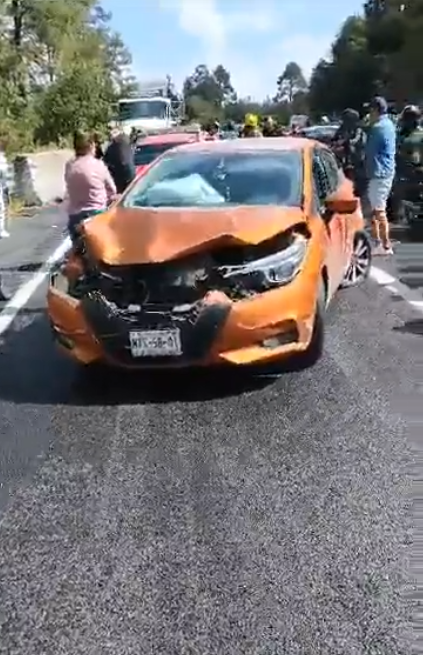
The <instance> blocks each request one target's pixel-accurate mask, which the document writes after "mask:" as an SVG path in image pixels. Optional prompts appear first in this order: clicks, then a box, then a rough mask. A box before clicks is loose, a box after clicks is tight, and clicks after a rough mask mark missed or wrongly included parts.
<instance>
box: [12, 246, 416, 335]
mask: <svg viewBox="0 0 423 655" xmlns="http://www.w3.org/2000/svg"><path fill="white" fill-rule="evenodd" d="M70 243H71V242H70V239H69V237H67V238H66V239H65V240H64V241H63V242H62V243H61V244H60V245H59V246H58V247H57V248H56V250H55V251H54V252H53V253H52V254H51V255H50V257H49V258H48V259H47V260H46V262H45V263H44V265H43V266H42V267H41V269H40V270H39V271H38V272H37V273H36V274H35V275H34V276H33V277H32V278H31V279H30V280H28V282H26V283H25V284H23V285H22V286H21V287H19V289H18V290H17V291H16V293H15V294H14V296H13V297H12V298H11V299H10V300H9V301H8V302H7V303H6V305H5V306H4V307H3V309H2V311H1V312H0V335H2V334H4V332H6V330H8V329H9V327H10V326H11V324H12V323H13V321H14V320H15V318H16V316H17V315H18V314H19V312H20V311H21V310H22V309H23V308H24V307H25V306H26V305H27V304H28V302H29V300H30V299H31V297H32V296H33V295H34V293H35V292H36V290H37V289H38V287H39V286H41V284H42V283H43V282H44V280H45V279H46V278H47V276H48V275H49V273H50V270H51V269H52V267H53V266H54V264H56V263H57V262H58V261H60V259H61V258H62V257H63V256H64V255H65V254H66V252H67V251H68V250H69V248H70ZM370 279H371V280H373V282H376V284H378V285H379V286H381V287H384V288H385V289H386V290H387V291H389V292H390V293H391V294H393V295H396V296H399V297H401V298H402V299H403V300H405V302H406V303H408V304H409V305H410V306H411V307H412V308H413V309H415V310H417V311H418V312H421V313H422V314H423V297H422V295H421V294H420V293H419V292H418V291H413V289H410V288H409V287H407V286H406V285H405V284H403V283H402V282H400V280H398V279H397V278H395V277H394V276H393V275H390V274H389V273H386V272H385V271H384V270H382V269H381V268H377V267H376V266H372V268H371V270H370Z"/></svg>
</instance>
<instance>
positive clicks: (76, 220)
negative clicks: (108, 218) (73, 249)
mask: <svg viewBox="0 0 423 655" xmlns="http://www.w3.org/2000/svg"><path fill="white" fill-rule="evenodd" d="M74 149H75V157H74V158H73V159H71V160H70V161H68V162H67V164H66V168H65V183H66V196H67V201H68V215H69V221H68V230H69V233H70V235H71V238H72V239H75V238H76V237H77V236H78V226H79V225H80V223H81V222H83V221H85V220H86V219H87V218H90V217H91V216H95V214H100V213H101V212H103V211H105V210H106V209H107V207H108V206H109V205H110V203H111V202H112V201H113V200H115V198H116V186H115V183H114V182H113V179H112V177H111V175H110V173H109V170H108V168H107V166H106V165H105V164H104V163H103V161H102V160H101V159H96V157H95V151H96V143H95V139H94V138H93V137H92V136H89V135H87V134H83V133H78V134H76V135H75V138H74Z"/></svg>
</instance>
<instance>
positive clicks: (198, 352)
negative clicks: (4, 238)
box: [48, 137, 371, 368]
mask: <svg viewBox="0 0 423 655" xmlns="http://www.w3.org/2000/svg"><path fill="white" fill-rule="evenodd" d="M370 262H371V248H370V243H369V240H368V237H367V235H366V233H365V231H364V225H363V216H362V212H361V208H360V203H359V201H358V199H357V198H355V197H354V194H353V189H352V185H351V182H349V181H348V180H347V179H346V178H345V177H344V176H343V174H342V172H341V171H340V170H339V169H338V165H337V162H336V159H335V157H334V155H333V154H332V153H331V151H330V150H329V149H327V148H326V147H325V146H324V145H322V144H319V143H317V142H313V141H311V140H308V139H299V138H290V137H287V138H283V139H281V138H267V139H237V140H231V141H221V142H205V141H203V142H198V143H195V144H191V145H186V146H181V147H179V148H176V149H174V150H172V151H169V152H167V153H165V154H164V155H162V156H161V157H160V158H159V159H157V160H156V161H155V162H154V163H153V164H152V166H151V167H150V168H149V170H148V171H147V172H146V173H145V174H144V175H142V176H141V177H139V178H138V179H136V180H135V181H134V182H133V183H132V185H131V186H130V187H129V188H128V190H127V191H126V192H125V193H124V194H123V196H122V197H121V199H120V200H119V201H118V202H117V203H116V204H115V205H114V206H113V207H111V208H110V209H109V210H108V211H107V212H105V213H104V214H101V215H98V216H95V217H94V218H91V219H89V220H88V221H87V222H85V224H84V225H83V226H82V228H81V234H80V238H79V240H78V242H77V243H76V244H75V245H74V248H73V250H72V252H71V253H70V255H69V257H68V259H67V261H66V262H65V263H64V264H63V265H62V266H61V267H60V270H58V271H56V272H55V273H53V274H52V279H51V285H50V288H49V291H48V312H49V316H50V319H51V323H52V326H53V331H54V334H55V337H56V340H57V342H58V344H60V346H61V347H62V348H63V349H64V350H65V351H67V352H68V353H69V354H70V355H71V356H73V357H74V358H75V359H76V360H78V361H79V362H82V363H84V364H90V363H94V362H105V363H110V364H112V365H115V366H121V367H135V368H136V367H139V368H155V367H157V368H160V367H190V366H197V365H200V366H208V365H215V364H217V365H219V364H231V365H233V366H236V367H242V366H245V365H252V364H253V365H262V364H263V365H274V364H278V365H279V364H280V363H282V362H283V361H284V360H286V359H287V358H290V357H292V356H295V357H296V358H299V360H300V362H302V364H303V365H311V364H312V363H314V362H315V361H316V360H317V359H318V358H319V356H320V355H321V353H322V348H323V339H324V322H325V310H326V308H327V306H328V304H329V302H330V300H331V299H332V297H333V295H334V294H335V292H336V291H337V290H338V289H339V287H342V286H352V285H355V284H358V283H359V282H361V281H363V280H364V279H365V278H366V277H367V275H368V273H369V269H370ZM300 362H299V363H300ZM272 367H273V366H272Z"/></svg>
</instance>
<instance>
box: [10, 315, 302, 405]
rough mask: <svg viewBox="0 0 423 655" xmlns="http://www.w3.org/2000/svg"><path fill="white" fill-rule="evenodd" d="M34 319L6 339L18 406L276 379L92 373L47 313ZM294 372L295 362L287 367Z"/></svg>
mask: <svg viewBox="0 0 423 655" xmlns="http://www.w3.org/2000/svg"><path fill="white" fill-rule="evenodd" d="M30 320H31V323H30V324H29V325H27V326H25V312H23V313H22V315H21V317H20V319H19V322H18V324H17V325H16V326H15V329H14V330H13V331H10V332H9V333H8V334H7V335H6V336H4V337H2V338H1V339H0V399H2V400H5V401H8V402H13V403H15V404H32V405H55V406H57V405H70V406H81V407H82V406H89V405H99V406H113V405H125V404H131V405H133V404H134V405H136V404H146V403H167V402H202V401H205V400H211V399H215V398H223V397H228V396H237V395H241V394H243V393H245V392H248V391H256V390H260V389H262V388H264V387H266V386H267V385H269V384H271V383H272V382H273V380H274V376H271V375H268V376H263V375H262V376H258V375H257V374H256V375H254V371H245V370H243V371H242V372H239V371H233V370H231V369H229V370H228V369H226V368H225V369H224V370H214V371H211V370H202V371H200V370H194V371H189V372H187V371H169V370H167V371H160V372H154V373H140V372H132V371H131V372H128V371H124V370H113V369H104V368H102V369H101V370H97V371H93V372H92V373H90V372H89V369H84V368H80V367H78V366H77V365H76V364H74V363H73V362H72V361H70V360H68V358H67V357H65V356H64V355H62V354H61V353H60V352H59V351H58V349H57V348H56V346H55V344H54V342H53V340H52V337H51V333H50V328H49V325H48V321H47V319H46V317H45V315H44V314H41V315H40V316H39V318H35V319H34V317H32V318H31V319H30ZM19 328H20V329H19ZM292 372H295V367H294V366H290V367H286V368H285V369H284V370H283V371H281V373H292ZM256 373H257V372H256Z"/></svg>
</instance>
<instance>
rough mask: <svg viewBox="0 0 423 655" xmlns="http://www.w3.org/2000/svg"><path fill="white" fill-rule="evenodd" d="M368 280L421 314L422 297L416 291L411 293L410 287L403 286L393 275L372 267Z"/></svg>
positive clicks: (422, 308)
mask: <svg viewBox="0 0 423 655" xmlns="http://www.w3.org/2000/svg"><path fill="white" fill-rule="evenodd" d="M370 278H371V279H372V280H373V281H374V282H376V284H378V285H379V286H381V287H385V289H386V290H387V291H389V292H390V293H393V294H394V295H396V296H400V297H401V298H402V299H403V300H405V302H406V303H408V304H409V305H410V306H411V307H412V308H413V309H416V310H417V311H418V312H421V313H422V314H423V297H422V295H421V293H419V292H418V291H413V289H410V287H407V285H405V284H403V283H402V282H400V280H398V279H397V278H396V277H394V276H393V275H390V274H389V273H386V271H383V270H382V269H381V268H377V267H376V266H372V268H371V270H370Z"/></svg>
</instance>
